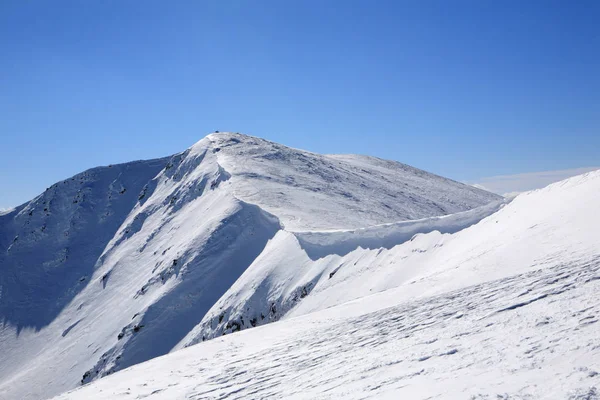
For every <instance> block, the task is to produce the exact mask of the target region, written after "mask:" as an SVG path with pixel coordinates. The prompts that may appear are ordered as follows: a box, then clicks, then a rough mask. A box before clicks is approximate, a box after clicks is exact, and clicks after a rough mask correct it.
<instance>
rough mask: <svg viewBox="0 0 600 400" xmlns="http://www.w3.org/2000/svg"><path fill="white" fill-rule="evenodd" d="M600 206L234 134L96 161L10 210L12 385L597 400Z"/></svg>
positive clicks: (3, 376) (589, 189) (255, 394)
mask: <svg viewBox="0 0 600 400" xmlns="http://www.w3.org/2000/svg"><path fill="white" fill-rule="evenodd" d="M598 205H600V171H596V172H590V173H587V174H584V175H580V176H577V177H573V178H570V179H567V180H565V181H562V182H559V183H556V184H552V185H550V186H548V187H546V188H544V189H540V190H536V191H532V192H527V193H524V194H521V195H519V196H517V197H516V198H515V199H513V200H512V201H510V202H509V201H507V200H505V199H503V198H501V197H499V196H496V195H493V194H491V193H488V192H485V191H482V190H479V189H477V188H474V187H471V186H468V185H464V184H461V183H458V182H455V181H452V180H449V179H445V178H442V177H439V176H436V175H432V174H429V173H427V172H424V171H421V170H418V169H415V168H412V167H409V166H406V165H403V164H400V163H396V162H391V161H384V160H381V159H377V158H373V157H366V156H354V155H343V156H342V155H318V154H314V153H310V152H306V151H302V150H296V149H290V148H287V147H285V146H282V145H278V144H275V143H272V142H268V141H265V140H262V139H258V138H254V137H250V136H245V135H240V134H230V133H219V134H211V135H209V136H207V137H206V138H204V139H202V140H200V141H199V142H198V143H196V144H195V145H194V146H192V147H191V148H189V149H188V150H186V151H184V152H183V153H180V154H176V155H174V156H172V157H167V158H164V159H157V160H150V161H139V162H133V163H128V164H121V165H114V166H109V167H100V168H95V169H92V170H89V171H86V172H83V173H82V174H79V175H76V176H74V177H73V178H69V179H67V180H65V181H63V182H59V183H57V184H55V185H53V186H51V187H50V188H48V189H47V190H46V192H44V193H43V194H41V195H40V196H38V197H37V198H35V199H33V200H32V201H30V202H28V203H26V204H23V205H21V206H19V207H16V208H15V209H14V210H11V211H9V212H7V213H4V214H1V215H0V318H1V319H2V324H1V325H0V398H1V399H7V400H12V399H15V400H16V399H46V398H51V397H53V396H58V397H56V398H57V399H75V400H88V399H90V400H94V399H142V398H149V399H240V398H244V399H257V398H302V399H315V398H323V399H325V398H349V399H364V398H390V399H391V398H394V399H396V398H407V399H427V398H440V399H579V400H584V399H588V400H589V399H600V330H599V327H600V325H598V324H597V322H598V318H600V296H599V295H598V293H600V238H599V235H598V227H599V226H600V215H599V213H598V212H597V210H596V209H597V208H598ZM100 378H101V379H100ZM63 392H64V393H63ZM61 393H62V394H61Z"/></svg>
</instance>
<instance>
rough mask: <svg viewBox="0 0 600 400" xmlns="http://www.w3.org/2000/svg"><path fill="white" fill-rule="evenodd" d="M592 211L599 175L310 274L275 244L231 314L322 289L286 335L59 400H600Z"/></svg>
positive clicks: (305, 302) (254, 337)
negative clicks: (261, 298)
mask: <svg viewBox="0 0 600 400" xmlns="http://www.w3.org/2000/svg"><path fill="white" fill-rule="evenodd" d="M598 204H600V171H596V172H591V173H588V174H585V175H581V176H577V177H574V178H570V179H568V180H565V181H562V182H559V183H556V184H553V185H550V186H548V187H547V188H544V189H542V190H537V191H533V192H529V193H526V194H523V195H520V196H518V197H516V198H515V199H514V200H513V201H512V202H510V203H509V204H507V205H505V206H504V207H502V208H501V209H499V210H498V211H496V212H494V213H493V214H491V215H489V216H487V217H486V218H483V219H482V220H481V221H479V222H478V223H476V224H474V225H471V226H469V227H467V228H465V229H462V230H460V231H456V232H453V233H445V234H442V233H440V232H439V231H433V232H429V233H420V234H417V235H415V236H413V237H412V238H411V239H409V240H408V241H405V242H403V243H399V244H397V245H395V246H392V247H390V246H389V245H388V244H383V243H382V245H381V246H379V247H378V248H377V246H375V245H374V243H373V240H374V239H373V235H370V234H369V235H367V237H366V239H368V240H367V241H368V242H369V243H370V244H369V247H368V248H360V247H359V248H357V249H355V250H353V251H350V252H347V253H346V251H345V250H344V251H343V252H339V253H342V254H341V255H340V254H329V255H327V256H324V257H322V258H318V259H316V260H313V259H311V258H310V257H309V256H308V254H307V253H306V252H303V249H302V247H301V246H300V244H299V241H298V239H297V238H298V237H297V236H296V235H295V234H294V233H290V232H282V231H279V232H278V233H277V234H276V235H275V237H274V238H273V239H272V240H270V241H269V242H268V244H267V246H266V247H265V249H264V251H263V252H262V254H261V255H260V256H259V258H258V259H257V260H256V261H255V263H257V265H256V267H260V268H258V269H255V265H252V266H251V267H250V268H248V269H247V270H246V272H245V273H244V274H243V275H242V277H241V279H239V280H238V281H237V282H236V283H235V284H234V285H233V286H232V288H231V289H230V291H228V293H229V298H230V299H234V298H235V300H231V302H229V300H227V299H228V295H226V296H224V297H223V298H222V300H223V301H224V302H223V303H222V305H221V307H224V306H226V305H228V306H230V307H233V308H231V309H230V310H229V311H228V312H230V311H231V310H233V309H235V307H234V306H235V304H237V302H239V301H243V299H245V298H246V297H245V296H250V297H251V296H252V295H253V294H254V291H255V290H256V291H259V290H260V291H266V293H276V294H277V293H278V294H277V295H279V296H281V295H282V293H286V291H288V290H289V288H291V287H294V285H297V284H298V282H300V283H299V284H302V282H304V281H307V280H310V279H312V280H311V282H313V287H312V289H311V290H310V292H309V293H308V294H306V295H305V296H304V298H303V299H302V300H301V301H299V302H298V303H296V304H295V305H294V306H291V308H290V311H288V312H286V313H285V315H283V318H282V320H281V321H279V322H275V323H272V324H268V325H265V326H261V327H257V328H255V329H248V330H244V331H242V332H238V333H235V334H232V335H226V336H222V337H218V338H214V339H212V340H209V341H206V342H203V343H200V344H197V345H195V346H191V347H188V348H185V349H182V350H179V351H176V352H174V353H172V354H169V355H167V356H164V357H160V358H156V359H154V360H151V361H149V362H146V363H143V364H138V365H135V366H133V367H132V368H129V369H127V370H125V371H122V372H120V373H118V374H115V375H113V376H110V377H107V378H104V379H101V380H98V381H95V382H93V383H92V384H90V385H87V386H84V387H82V388H80V389H78V390H74V391H71V392H68V393H65V394H63V395H60V396H58V397H56V399H61V400H66V399H72V400H81V399H86V400H96V399H142V398H151V399H242V398H244V399H247V398H303V399H304V398H306V399H309V398H310V399H314V398H319V399H326V398H345V399H363V398H389V399H396V398H410V399H426V398H427V399H429V398H443V399H572V400H584V399H587V400H590V399H592V400H593V399H598V398H600V387H599V386H600V335H598V319H599V315H600V300H599V298H598V292H599V290H600V245H599V241H598V226H600V215H599V214H598V213H597V210H596V209H597V207H598ZM438 222H439V221H438ZM366 231H367V232H370V230H366ZM356 232H358V233H356ZM361 232H362V231H360V230H359V231H355V232H354V233H353V235H360V234H361ZM334 235H336V236H335V238H338V237H339V233H337V232H335V233H334ZM341 236H342V238H344V237H345V234H344V235H341ZM335 238H334V239H335ZM331 242H334V240H333V239H332V241H331ZM328 245H329V244H328ZM303 253H304V255H303ZM259 259H261V262H260V263H258V261H259ZM281 264H285V265H286V267H285V268H284V267H280V265H281ZM296 270H303V271H305V273H306V274H305V275H306V276H303V275H302V274H301V273H299V272H295V271H296ZM315 271H316V272H315ZM332 273H333V274H332ZM249 275H251V276H249ZM253 275H260V276H259V277H254V276H253ZM311 276H313V278H311ZM314 276H316V278H314ZM254 278H256V280H253V279H254ZM251 282H255V283H256V284H257V285H265V286H264V287H262V288H261V287H259V286H253V284H252V283H251ZM282 286H283V288H282ZM267 288H268V289H267ZM236 296H237V297H236ZM225 300H227V301H225ZM252 304H255V303H252ZM216 306H217V305H215V307H216Z"/></svg>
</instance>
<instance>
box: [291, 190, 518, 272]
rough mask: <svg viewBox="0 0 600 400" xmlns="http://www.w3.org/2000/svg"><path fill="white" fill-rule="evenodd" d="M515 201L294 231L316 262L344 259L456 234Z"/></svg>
mask: <svg viewBox="0 0 600 400" xmlns="http://www.w3.org/2000/svg"><path fill="white" fill-rule="evenodd" d="M510 201H511V200H509V199H503V200H500V201H495V202H492V203H490V204H487V205H485V206H481V207H477V208H474V209H472V210H468V211H463V212H460V213H456V214H450V215H443V216H438V217H430V218H422V219H417V220H412V221H400V222H394V223H389V224H381V225H374V226H369V227H365V228H359V229H350V230H327V231H306V232H290V233H292V234H293V235H294V236H296V239H297V240H298V242H299V243H300V246H301V247H302V249H303V250H304V251H305V252H306V254H307V255H308V256H309V257H310V258H311V259H312V260H313V261H314V260H317V259H319V258H323V257H326V256H328V255H330V254H337V255H339V256H344V255H346V254H348V253H350V252H351V251H354V250H356V249H357V248H359V247H361V248H363V249H376V248H382V247H384V248H386V249H388V250H389V249H391V248H392V247H394V246H397V245H399V244H402V243H404V242H407V241H409V240H411V239H412V238H413V237H414V235H417V234H425V233H430V232H433V231H439V232H440V233H450V234H452V233H456V232H458V231H461V230H463V229H466V228H468V227H469V226H472V225H475V224H477V223H478V222H479V221H481V220H483V219H484V218H486V217H489V216H490V215H492V214H494V213H495V212H497V211H498V210H500V209H501V208H502V207H504V206H505V205H506V204H508V203H510Z"/></svg>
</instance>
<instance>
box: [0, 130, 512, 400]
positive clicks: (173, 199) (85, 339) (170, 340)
mask: <svg viewBox="0 0 600 400" xmlns="http://www.w3.org/2000/svg"><path fill="white" fill-rule="evenodd" d="M339 157H340V158H342V159H341V160H340V159H336V157H329V156H321V155H318V154H316V153H310V152H305V151H302V150H294V149H290V148H288V147H285V146H282V145H279V144H276V143H272V142H269V141H265V140H263V139H259V138H254V137H249V136H245V135H239V134H229V133H222V134H211V135H208V136H207V137H205V138H203V139H201V140H200V141H198V142H197V143H195V144H194V145H193V146H191V147H190V148H188V149H187V150H185V151H183V152H181V153H177V154H175V155H173V156H170V157H165V158H160V159H154V160H148V161H135V162H132V163H124V164H116V165H113V166H107V167H97V168H94V169H90V170H87V171H85V172H83V173H81V174H77V175H75V176H73V177H71V178H68V179H66V180H63V181H61V182H59V183H57V184H55V185H52V186H51V187H50V188H49V189H48V190H47V191H46V192H45V193H43V194H41V195H40V196H37V197H36V198H35V199H33V200H32V201H30V202H28V203H25V204H23V205H21V206H19V207H17V209H15V210H13V211H11V212H9V213H7V214H4V215H2V216H0V313H1V314H0V318H1V319H2V321H3V323H2V324H1V325H0V351H1V352H2V353H3V355H4V356H3V359H2V361H0V396H1V397H5V398H8V399H13V398H14V399H17V398H18V399H38V398H43V397H45V396H51V395H54V394H58V393H59V392H61V391H64V390H67V389H70V388H73V387H75V386H77V385H79V384H81V383H84V384H85V383H87V382H90V381H92V380H95V379H97V378H99V377H102V376H106V375H110V374H112V373H114V372H117V371H119V370H121V369H123V368H127V367H130V366H132V365H135V364H137V363H139V362H143V361H146V360H148V359H150V358H153V357H156V356H160V355H162V354H165V353H167V352H169V351H172V350H174V349H177V348H178V347H180V346H183V345H184V342H185V341H186V340H188V339H186V337H187V338H191V336H190V335H193V334H192V332H193V331H194V327H195V326H197V325H198V324H200V323H201V322H202V320H203V318H204V317H205V316H207V315H208V313H209V311H210V309H211V308H212V307H213V306H214V305H215V304H217V303H218V301H219V299H220V298H221V297H222V296H223V295H224V294H225V293H227V291H228V290H229V289H230V288H231V287H233V286H234V285H235V283H236V281H238V279H239V278H240V277H241V276H242V275H243V274H244V273H245V272H247V271H248V270H249V269H254V268H258V269H260V268H259V267H260V266H259V265H257V261H256V260H260V259H261V254H262V253H263V251H264V250H265V249H266V248H267V247H268V248H272V246H273V243H275V241H276V240H278V239H277V238H278V237H279V236H282V235H283V236H285V235H286V234H287V233H289V232H294V233H296V234H302V232H311V231H315V230H323V229H360V228H364V227H365V226H371V225H376V224H378V223H381V222H390V221H398V220H403V219H404V220H405V219H406V218H409V217H431V216H434V215H441V214H449V213H453V212H455V211H464V210H468V209H473V208H476V207H478V206H481V205H484V204H488V203H490V202H492V201H497V200H499V199H500V197H499V196H496V195H493V194H491V193H487V192H484V191H481V190H478V189H475V188H472V187H469V186H466V185H463V184H460V183H457V182H454V181H451V180H448V179H445V178H442V177H438V176H436V175H433V174H429V173H426V172H424V171H420V170H417V169H414V168H412V167H408V166H405V165H403V164H400V163H393V162H392V163H391V164H386V162H382V161H381V160H379V161H375V160H374V159H368V158H364V157H353V156H339ZM138 170H139V171H138ZM131 171H133V172H131ZM382 198H384V199H385V201H381V199H382ZM44 201H45V202H46V204H44ZM44 209H46V210H44ZM30 213H31V215H30ZM15 238H16V239H15ZM275 251H277V250H275ZM319 268H320V267H319ZM316 271H317V269H315V270H314V271H313V272H310V273H309V271H308V270H307V273H308V274H309V275H310V274H314V273H315V272H316ZM321 271H324V270H321ZM309 275H307V277H308V276H309ZM281 283H282V285H283V286H281V287H286V288H287V289H286V290H288V291H292V292H294V293H296V292H297V295H298V299H304V298H305V297H306V295H308V293H306V295H305V294H304V292H303V290H302V287H301V286H295V285H291V286H289V285H288V283H286V284H285V285H284V282H283V281H282V282H281ZM301 283H302V282H300V281H298V284H301ZM292 297H293V295H292ZM267 301H268V296H267V297H264V298H261V299H260V302H261V304H266V302H267ZM282 304H283V303H282ZM286 304H287V303H286ZM289 304H290V305H291V306H294V305H295V304H296V303H294V304H291V303H289ZM261 307H262V306H261ZM256 311H258V308H257V309H256ZM287 311H289V310H284V309H279V311H278V312H274V313H273V315H272V316H267V315H265V321H264V322H269V321H275V320H278V319H280V318H281V317H282V316H283V315H282V313H284V312H287ZM229 317H231V318H229ZM207 318H208V317H207ZM236 321H237V317H235V318H234V316H233V315H231V316H228V318H227V319H224V320H223V321H221V322H222V325H226V324H227V323H229V324H230V327H229V328H227V329H226V330H227V331H228V332H231V331H233V330H236V329H237V330H239V329H246V328H249V327H251V326H252V322H251V318H250V319H246V320H245V321H244V322H243V323H242V324H241V325H242V326H237V328H236V325H235V323H237V322H236ZM221 322H219V324H221ZM254 325H258V324H254ZM190 340H191V339H190ZM63 349H64V350H63Z"/></svg>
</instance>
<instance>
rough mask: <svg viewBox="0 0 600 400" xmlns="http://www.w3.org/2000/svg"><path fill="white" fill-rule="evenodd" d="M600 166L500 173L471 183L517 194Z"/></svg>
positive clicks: (505, 194) (508, 194)
mask: <svg viewBox="0 0 600 400" xmlns="http://www.w3.org/2000/svg"><path fill="white" fill-rule="evenodd" d="M597 169H600V167H585V168H573V169H563V170H558V171H542V172H527V173H523V174H515V175H500V176H491V177H488V178H481V179H479V180H478V181H477V182H475V183H471V185H473V186H475V187H478V188H480V189H484V190H488V191H490V192H493V193H497V194H501V195H503V196H510V195H515V194H517V193H521V192H526V191H528V190H534V189H540V188H543V187H545V186H548V185H549V184H551V183H554V182H558V181H562V180H563V179H567V178H570V177H572V176H576V175H581V174H585V173H586V172H590V171H595V170H597Z"/></svg>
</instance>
